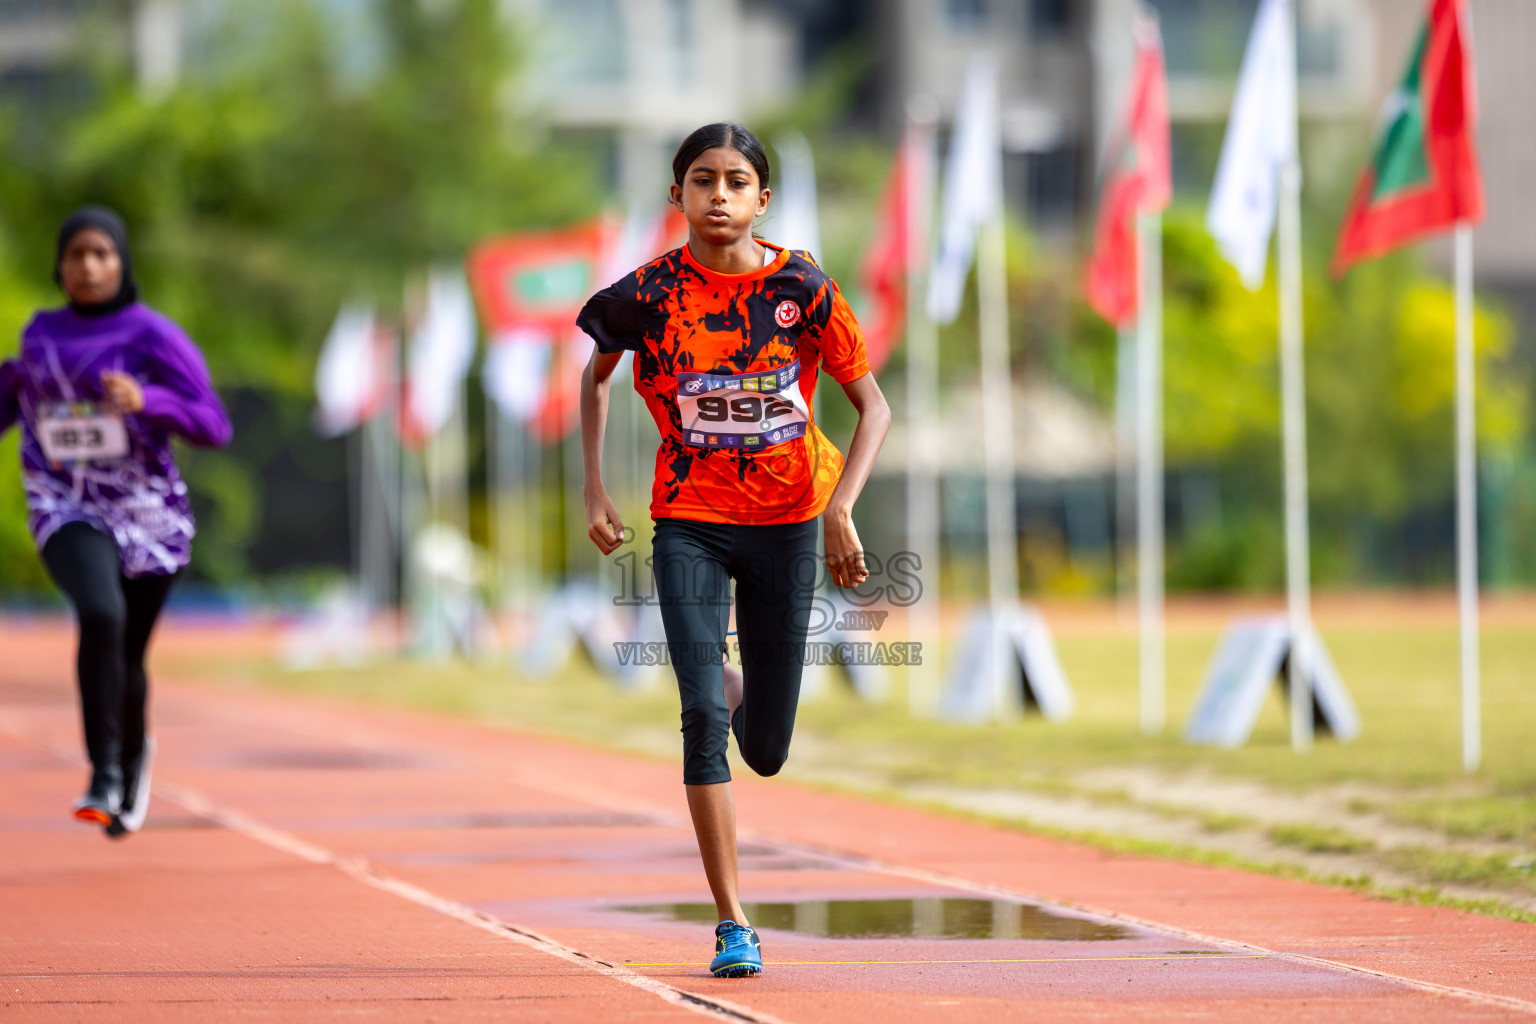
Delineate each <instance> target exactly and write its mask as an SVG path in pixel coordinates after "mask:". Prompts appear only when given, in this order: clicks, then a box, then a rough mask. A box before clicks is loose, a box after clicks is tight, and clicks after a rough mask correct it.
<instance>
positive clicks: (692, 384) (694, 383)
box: [683, 379, 704, 392]
mask: <svg viewBox="0 0 1536 1024" xmlns="http://www.w3.org/2000/svg"><path fill="white" fill-rule="evenodd" d="M703 386H704V382H703V381H701V380H698V379H694V380H691V381H689V382H688V383H686V384H684V385H683V388H684V389H685V390H687V391H690V392H692V391H697V390H699V388H701V387H703Z"/></svg>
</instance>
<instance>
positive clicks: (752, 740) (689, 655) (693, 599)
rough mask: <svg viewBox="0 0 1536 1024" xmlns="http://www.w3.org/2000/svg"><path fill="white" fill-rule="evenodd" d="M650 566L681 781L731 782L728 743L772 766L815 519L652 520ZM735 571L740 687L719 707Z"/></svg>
mask: <svg viewBox="0 0 1536 1024" xmlns="http://www.w3.org/2000/svg"><path fill="white" fill-rule="evenodd" d="M653 555H654V557H653V559H652V567H653V571H654V572H655V575H656V592H657V596H658V597H659V598H660V605H661V621H662V625H663V626H665V627H666V631H667V645H668V648H669V655H670V660H671V662H672V668H673V670H674V671H675V672H676V673H677V688H678V691H679V693H680V694H681V696H682V704H683V782H684V784H686V785H689V786H703V785H709V784H711V783H716V782H729V781H730V779H731V770H730V767H729V765H727V763H726V759H725V750H726V743H727V741H728V737H729V734H730V733H732V732H734V733H735V734H736V746H737V748H738V749H739V750H740V751H741V759H742V760H743V761H745V762H746V763H747V766H748V767H749V768H751V769H752V770H753V771H755V772H757V773H758V774H759V775H772V774H774V773H775V772H777V771H778V770H779V769H780V768H781V767H783V765H784V760H785V758H787V757H788V756H789V740H790V736H791V735H792V734H793V733H794V731H795V709H796V707H797V706H798V705H799V702H800V671H801V668H802V666H803V665H804V660H803V659H804V655H805V637H806V633H807V632H808V630H809V625H810V615H811V602H812V599H813V598H814V597H815V594H816V581H817V575H818V571H819V566H820V562H819V560H818V558H817V556H816V520H814V519H812V520H810V521H809V522H805V523H788V524H783V525H779V524H772V525H764V526H742V525H736V524H730V523H699V522H692V521H690V520H685V519H658V520H656V540H655V543H654V546H653ZM733 578H734V579H735V581H736V638H737V640H739V641H740V653H741V670H742V675H743V676H744V677H745V681H746V695H745V697H744V699H743V700H742V702H741V706H740V707H739V708H737V709H736V714H735V715H734V716H731V715H730V714H729V713H728V712H727V709H726V704H725V694H724V690H723V686H724V682H725V680H724V676H723V671H724V670H723V667H722V663H721V662H722V658H723V656H724V654H725V638H726V623H727V622H728V620H729V617H730V614H731V580H732V579H733Z"/></svg>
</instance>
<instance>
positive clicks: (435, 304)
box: [407, 270, 475, 437]
mask: <svg viewBox="0 0 1536 1024" xmlns="http://www.w3.org/2000/svg"><path fill="white" fill-rule="evenodd" d="M474 356H475V308H474V303H473V302H472V301H471V300H470V297H469V285H468V284H467V283H466V282H465V280H464V275H463V274H461V273H459V272H458V271H456V270H439V271H433V273H432V276H431V277H430V278H429V279H428V281H427V305H426V309H425V310H424V311H423V312H422V317H421V323H420V324H419V325H418V326H417V328H416V333H415V335H414V336H412V338H411V352H410V356H409V360H408V364H407V370H408V372H409V374H410V377H409V380H410V385H411V386H410V392H409V395H408V398H409V408H408V409H407V414H408V416H409V418H410V421H411V424H412V426H413V427H414V429H415V430H417V431H419V432H420V434H421V436H423V437H431V436H432V435H434V434H436V433H437V432H438V431H439V430H441V429H442V428H443V425H444V424H446V423H447V422H448V420H449V419H450V418H451V417H452V416H453V414H454V412H455V411H457V409H458V407H459V402H460V400H461V399H462V397H463V393H464V378H465V377H467V376H468V375H469V364H470V362H471V361H472V360H473V359H474Z"/></svg>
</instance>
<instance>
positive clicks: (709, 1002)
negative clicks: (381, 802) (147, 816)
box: [0, 715, 790, 1024]
mask: <svg viewBox="0 0 1536 1024" xmlns="http://www.w3.org/2000/svg"><path fill="white" fill-rule="evenodd" d="M0 732H4V733H7V734H8V735H10V736H11V737H12V738H13V739H16V740H20V741H21V742H23V743H29V744H32V745H34V746H38V747H42V748H43V749H44V750H47V751H48V752H49V753H51V754H53V755H54V756H56V757H58V758H60V759H61V760H64V761H66V762H69V761H74V760H77V759H78V754H77V753H75V752H74V751H73V750H72V749H70V748H68V747H66V746H64V745H63V744H60V743H56V742H54V741H53V740H52V739H51V738H48V737H45V736H42V735H40V734H35V733H33V732H32V731H31V730H29V729H27V728H26V727H25V726H24V725H23V724H22V723H21V722H20V721H19V720H18V719H16V718H14V717H13V716H9V715H0ZM154 793H156V794H158V795H159V796H162V797H164V798H166V799H169V800H171V801H174V802H175V803H178V804H180V805H181V806H182V807H183V808H184V809H185V810H187V811H188V812H190V813H192V814H195V815H197V816H199V817H201V818H205V819H207V820H208V821H211V822H213V823H214V824H216V825H219V826H221V827H223V828H227V829H229V830H230V831H232V832H236V833H238V834H240V835H243V836H245V837H246V838H248V839H253V840H255V841H256V842H259V843H262V844H264V845H266V846H270V847H272V848H273V849H275V850H278V851H280V852H282V853H286V854H289V855H290V856H293V857H297V858H298V859H299V860H303V861H307V862H308V863H311V864H317V865H325V866H329V867H334V868H336V869H337V870H339V871H341V872H342V873H343V874H345V875H347V876H348V877H349V878H352V879H353V880H355V881H358V882H362V883H363V884H364V885H369V886H372V887H373V888H375V889H379V890H380V891H382V892H387V893H390V894H391V895H394V896H398V897H400V898H401V899H405V900H409V901H410V902H412V903H415V904H417V905H418V906H421V907H425V908H426V909H428V910H433V911H436V912H437V913H439V914H443V915H444V916H446V917H451V918H453V919H454V920H456V921H461V922H463V923H464V924H467V925H470V926H471V927H474V928H479V929H480V930H481V931H485V932H490V933H491V934H492V935H495V936H497V937H498V938H502V939H507V940H510V941H512V942H516V943H518V944H519V945H522V946H527V947H528V948H530V949H535V950H538V951H539V952H540V953H545V954H548V955H549V956H553V957H556V958H558V959H561V960H564V961H566V962H568V963H572V964H576V965H577V966H579V967H585V968H587V969H588V970H591V971H595V972H596V973H598V974H601V975H603V976H605V977H608V978H612V979H613V980H615V981H619V982H622V983H624V984H626V985H631V986H633V987H635V988H637V989H640V990H641V991H642V992H648V993H650V994H651V995H653V996H656V997H657V998H659V999H662V1000H663V1001H665V1002H668V1003H671V1004H672V1005H673V1006H677V1007H679V1008H681V1009H684V1010H689V1011H691V1012H693V1013H697V1014H701V1015H703V1016H706V1017H710V1018H713V1019H715V1020H734V1021H740V1022H742V1024H790V1022H789V1021H786V1020H784V1019H783V1018H781V1017H775V1016H773V1015H772V1014H767V1013H763V1012H761V1011H759V1010H753V1009H750V1008H748V1007H744V1006H740V1005H738V1004H736V1003H733V1002H730V1001H729V1000H725V999H721V998H719V997H718V996H701V995H698V994H696V993H693V992H689V991H687V990H685V989H681V988H677V987H676V986H674V985H668V984H667V983H666V982H664V981H659V980H657V979H655V978H652V977H649V976H648V975H644V974H640V973H638V972H636V971H632V970H630V969H629V968H627V967H621V966H619V965H618V964H611V963H608V962H607V961H606V960H599V959H598V958H597V957H594V956H588V955H587V954H586V953H583V952H581V951H580V950H576V949H572V948H571V947H569V946H566V945H564V944H563V943H559V942H556V941H555V940H554V939H551V938H550V937H549V936H547V935H541V934H539V933H538V932H536V931H534V930H532V929H531V928H523V927H521V926H518V925H514V924H511V923H509V922H506V921H502V920H500V919H498V918H495V917H492V916H490V915H489V914H483V913H481V912H480V911H478V910H475V909H473V908H471V907H468V906H465V905H464V904H462V903H459V902H457V901H455V900H450V899H448V898H447V897H445V896H439V895H438V894H437V893H434V892H431V891H429V890H427V889H423V888H421V887H420V886H416V885H412V884H410V883H409V882H405V881H401V880H400V879H398V878H392V877H390V876H389V875H386V874H384V873H383V872H381V871H379V870H378V869H377V868H375V867H373V866H372V865H371V864H369V863H368V862H367V861H366V860H364V859H363V858H361V857H343V856H341V855H339V854H336V853H333V852H332V851H330V850H327V849H325V848H324V847H323V846H317V845H315V844H314V843H310V842H306V841H305V840H303V839H300V838H299V837H298V836H295V835H292V834H291V833H288V832H284V831H282V830H281V829H276V828H273V827H271V826H270V825H266V824H264V823H263V822H260V821H257V820H256V819H255V818H252V817H251V816H249V815H247V814H242V813H240V812H239V811H229V810H225V809H224V808H221V807H218V806H217V805H215V804H214V803H213V802H212V801H210V800H208V799H207V798H206V797H204V796H203V795H202V794H201V793H198V792H197V791H195V790H192V789H188V788H186V787H185V786H179V785H176V784H174V783H168V782H166V781H164V780H163V779H160V780H157V781H156V782H155V784H154Z"/></svg>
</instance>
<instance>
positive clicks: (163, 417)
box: [138, 321, 230, 448]
mask: <svg viewBox="0 0 1536 1024" xmlns="http://www.w3.org/2000/svg"><path fill="white" fill-rule="evenodd" d="M167 324H168V325H169V326H168V329H167V330H165V331H164V332H163V333H162V334H161V336H160V337H159V338H157V339H156V341H157V344H155V345H154V346H153V348H152V350H151V351H150V353H149V363H150V366H151V372H150V379H149V380H147V381H142V382H141V383H140V387H141V388H142V390H143V392H144V408H143V409H142V410H140V411H139V413H138V415H139V417H140V418H142V419H145V420H148V421H149V422H151V423H153V424H155V425H156V426H159V427H161V428H162V429H164V430H167V431H169V432H171V433H173V434H179V435H181V436H182V437H184V438H186V439H187V440H188V441H190V442H191V443H192V444H195V445H197V446H199V447H202V448H222V447H224V446H225V445H227V444H229V436H230V425H229V415H228V414H227V413H226V412H225V411H224V403H223V402H222V401H220V400H219V395H218V392H216V391H214V390H213V381H212V380H211V379H210V378H209V376H208V364H207V363H205V362H203V356H202V353H201V352H199V351H198V350H197V346H196V345H194V344H192V339H190V338H188V337H187V336H186V335H185V334H183V333H182V332H181V331H180V330H179V329H177V328H175V326H174V325H172V324H169V321H167Z"/></svg>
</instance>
